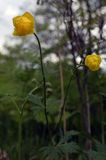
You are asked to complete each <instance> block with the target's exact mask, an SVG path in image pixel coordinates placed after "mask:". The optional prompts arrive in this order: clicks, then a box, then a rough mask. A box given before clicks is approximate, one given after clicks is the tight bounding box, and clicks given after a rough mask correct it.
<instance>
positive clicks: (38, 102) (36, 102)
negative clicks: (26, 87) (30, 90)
mask: <svg viewBox="0 0 106 160" xmlns="http://www.w3.org/2000/svg"><path fill="white" fill-rule="evenodd" d="M28 100H29V101H30V102H32V103H33V104H34V105H37V106H43V104H42V101H41V97H39V96H37V95H33V94H29V95H28Z"/></svg>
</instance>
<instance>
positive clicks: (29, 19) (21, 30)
mask: <svg viewBox="0 0 106 160" xmlns="http://www.w3.org/2000/svg"><path fill="white" fill-rule="evenodd" d="M13 25H14V27H15V28H14V32H13V35H14V36H26V35H28V34H33V33H34V17H33V16H32V15H31V14H30V13H29V12H25V13H24V14H23V15H22V16H16V17H14V18H13Z"/></svg>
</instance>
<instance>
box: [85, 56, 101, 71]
mask: <svg viewBox="0 0 106 160" xmlns="http://www.w3.org/2000/svg"><path fill="white" fill-rule="evenodd" d="M100 63H101V57H100V56H99V55H97V54H96V53H93V54H91V55H87V56H86V57H85V66H87V67H88V68H89V69H90V70H91V71H97V70H98V69H99V67H100Z"/></svg>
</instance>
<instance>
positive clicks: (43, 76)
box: [34, 33, 49, 131]
mask: <svg viewBox="0 0 106 160" xmlns="http://www.w3.org/2000/svg"><path fill="white" fill-rule="evenodd" d="M34 36H35V37H36V39H37V42H38V45H39V51H40V63H41V71H42V80H43V100H44V112H45V119H46V124H47V129H48V131H49V128H48V125H49V122H48V116H47V105H46V78H45V73H44V67H43V56H42V49H41V44H40V41H39V38H38V36H37V35H36V33H34Z"/></svg>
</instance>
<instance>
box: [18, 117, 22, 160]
mask: <svg viewBox="0 0 106 160" xmlns="http://www.w3.org/2000/svg"><path fill="white" fill-rule="evenodd" d="M18 138H19V139H18V160H21V150H22V114H20V117H19V127H18Z"/></svg>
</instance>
